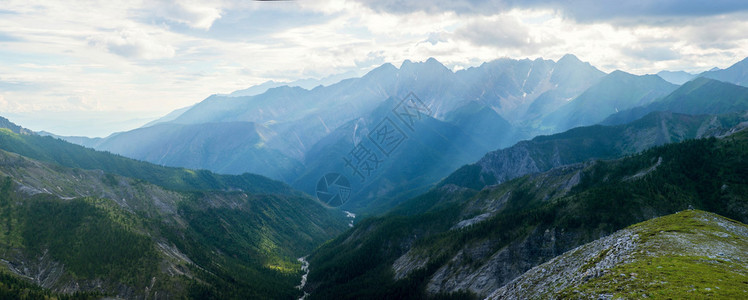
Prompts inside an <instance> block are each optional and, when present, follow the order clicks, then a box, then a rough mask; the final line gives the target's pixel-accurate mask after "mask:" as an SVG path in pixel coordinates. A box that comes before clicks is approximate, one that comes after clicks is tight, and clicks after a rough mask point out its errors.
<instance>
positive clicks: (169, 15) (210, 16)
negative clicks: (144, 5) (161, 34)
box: [150, 0, 222, 30]
mask: <svg viewBox="0 0 748 300" xmlns="http://www.w3.org/2000/svg"><path fill="white" fill-rule="evenodd" d="M152 5H153V6H152V7H150V9H153V10H155V12H156V14H157V15H158V16H160V17H163V18H166V19H168V20H171V21H174V22H178V23H182V24H185V25H187V26H190V27H192V28H198V29H205V30H207V29H210V27H211V26H213V22H215V21H216V20H218V19H220V18H221V14H222V8H221V6H220V1H194V0H192V1H191V0H180V1H176V0H171V1H170V0H160V1H154V2H153V4H152Z"/></svg>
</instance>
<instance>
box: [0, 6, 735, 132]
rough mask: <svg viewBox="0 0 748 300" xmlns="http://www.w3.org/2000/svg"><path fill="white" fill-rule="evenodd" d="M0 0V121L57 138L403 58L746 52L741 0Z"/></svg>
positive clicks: (607, 65)
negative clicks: (267, 85)
mask: <svg viewBox="0 0 748 300" xmlns="http://www.w3.org/2000/svg"><path fill="white" fill-rule="evenodd" d="M0 1H1V3H2V5H0V115H2V116H5V117H9V118H10V119H11V120H12V121H15V122H16V123H19V124H20V125H22V126H24V127H28V128H31V129H34V130H47V131H51V132H54V133H57V134H63V135H87V136H102V135H107V134H109V133H111V132H114V131H121V130H127V129H131V128H133V127H137V126H139V125H142V124H143V123H145V122H147V121H148V120H152V119H153V118H156V117H158V116H160V115H163V114H166V113H168V112H169V111H171V110H174V109H177V108H180V107H184V106H188V105H191V104H194V103H196V102H198V101H200V100H202V99H204V98H205V97H207V96H209V95H210V94H214V93H228V92H231V91H234V90H238V89H243V88H247V87H249V86H252V85H255V84H259V83H262V82H265V81H267V80H275V81H291V80H296V79H303V78H324V77H327V76H331V75H334V74H340V73H349V74H363V73H365V72H366V71H368V70H370V69H372V68H374V67H376V66H378V65H381V64H382V63H385V62H390V63H393V64H395V65H396V66H399V65H400V64H401V63H402V61H403V60H405V59H410V60H413V61H422V60H425V59H427V58H429V57H434V58H436V59H437V60H439V61H440V62H442V63H443V64H445V65H446V66H447V67H449V68H452V69H453V70H459V69H462V68H467V67H470V66H476V65H479V64H480V63H482V62H484V61H490V60H494V59H497V58H501V57H510V58H537V57H543V58H547V59H553V60H557V59H558V58H560V57H561V56H562V55H563V54H565V53H573V54H575V55H577V56H578V57H579V58H580V59H582V60H584V61H589V62H590V63H592V64H593V65H595V66H596V67H598V68H600V69H601V70H603V71H606V72H610V71H613V70H615V69H621V70H624V71H627V72H631V73H635V74H646V73H656V72H657V71H660V70H685V71H689V72H700V71H704V70H707V69H711V68H712V67H720V68H725V67H728V66H730V65H731V64H733V63H735V62H737V61H739V60H741V59H743V58H745V57H746V56H748V1H744V0H709V1H691V0H680V1H676V0H657V1H654V0H653V1H642V0H631V1H621V0H615V1H612V0H557V1H539V0H530V1H519V0H436V1H407V0H330V1H316V0H308V1H305V0H298V1H247V0H225V1H221V0H219V1H210V2H208V1H204V2H203V1H159V0H147V1H137V0H135V1H132V0H128V1H118V0H106V1H34V0H18V1H16V0H0Z"/></svg>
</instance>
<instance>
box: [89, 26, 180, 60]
mask: <svg viewBox="0 0 748 300" xmlns="http://www.w3.org/2000/svg"><path fill="white" fill-rule="evenodd" d="M88 40H89V44H91V45H92V46H97V47H103V48H105V49H106V50H107V51H109V52H111V53H114V54H117V55H119V56H122V57H127V58H142V59H160V58H171V57H174V53H175V50H174V48H173V47H172V46H171V45H168V44H165V43H164V42H163V41H162V40H159V39H158V38H157V37H155V36H154V35H153V34H149V33H146V32H144V31H142V30H138V29H134V28H123V29H119V30H116V31H113V32H110V33H104V34H99V35H97V36H92V37H89V39H88Z"/></svg>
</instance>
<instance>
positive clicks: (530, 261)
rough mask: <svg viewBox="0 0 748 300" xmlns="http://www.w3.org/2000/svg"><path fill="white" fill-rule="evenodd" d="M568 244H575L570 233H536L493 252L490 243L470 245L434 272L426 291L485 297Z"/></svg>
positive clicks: (561, 251)
mask: <svg viewBox="0 0 748 300" xmlns="http://www.w3.org/2000/svg"><path fill="white" fill-rule="evenodd" d="M570 240H576V235H575V234H574V233H568V232H562V231H560V230H555V229H550V230H545V231H540V232H539V231H537V230H536V231H535V232H533V233H531V234H530V235H529V236H528V237H527V238H526V239H524V240H522V241H519V242H515V243H512V244H510V245H508V246H506V247H503V248H501V249H500V250H498V251H495V252H494V251H493V249H494V247H492V246H491V244H492V242H484V243H480V244H477V245H473V246H471V247H469V248H466V249H463V250H462V251H460V252H459V253H458V254H457V255H455V256H454V257H453V258H452V259H451V260H450V262H449V263H446V264H444V265H443V266H442V267H441V268H440V269H439V270H438V271H436V273H435V274H434V275H433V276H432V278H431V280H430V281H429V283H428V286H427V287H426V289H427V291H428V292H429V293H431V294H437V293H451V292H456V291H461V290H464V291H470V292H472V293H475V294H477V295H481V296H484V297H485V296H487V295H489V294H490V293H491V292H492V291H494V290H496V289H497V288H499V287H501V286H503V285H505V284H506V283H508V282H509V281H510V280H512V279H513V278H516V277H517V276H520V275H522V274H523V273H524V272H525V271H527V270H529V269H530V268H532V267H533V266H536V265H538V264H540V263H542V262H543V261H547V260H549V259H551V258H553V257H556V256H558V255H560V254H561V253H563V252H564V251H566V250H568V249H567V247H569V246H568V244H570V243H569V242H568V241H570ZM476 262H478V263H477V264H476Z"/></svg>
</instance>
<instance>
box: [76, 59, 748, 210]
mask: <svg viewBox="0 0 748 300" xmlns="http://www.w3.org/2000/svg"><path fill="white" fill-rule="evenodd" d="M747 69H748V66H747V65H746V62H745V60H744V61H741V62H738V63H736V64H735V65H733V66H731V67H730V68H727V69H724V70H721V69H718V70H713V71H709V72H705V73H702V74H699V75H694V76H693V78H688V79H693V80H692V81H689V82H686V83H683V85H681V86H679V85H676V84H674V83H671V82H668V81H667V80H665V79H663V78H662V77H661V76H657V75H642V76H639V75H633V74H629V73H626V72H623V71H614V72H611V73H609V74H606V73H604V72H602V71H600V70H598V69H596V68H595V67H594V66H592V65H590V64H589V63H585V62H582V61H581V60H579V59H578V58H577V57H575V56H573V55H566V56H564V57H562V58H561V59H559V60H558V61H555V62H554V61H551V60H543V59H535V60H528V59H524V60H513V59H498V60H495V61H492V62H487V63H484V64H482V65H480V66H478V67H473V68H468V69H465V70H460V71H457V72H453V71H451V70H449V69H447V68H446V67H444V65H442V64H441V63H439V62H438V61H436V60H435V59H433V58H432V59H428V60H426V61H425V62H419V63H414V62H411V61H405V62H403V64H402V65H401V66H400V67H399V68H398V67H395V66H393V65H391V64H384V65H382V66H380V67H378V68H376V69H374V70H372V71H370V72H369V73H367V74H366V75H364V76H362V77H358V78H349V79H345V80H342V81H340V82H338V83H334V84H328V85H326V86H325V85H317V86H316V87H314V88H312V89H305V88H302V87H298V86H296V87H290V86H277V87H275V85H272V86H273V87H271V85H262V86H258V88H256V89H253V90H252V91H254V92H249V91H246V92H239V93H234V94H229V95H213V96H210V97H208V98H207V99H205V100H204V101H202V102H200V103H198V104H196V105H193V106H191V107H187V108H185V109H181V110H178V111H175V112H174V113H172V114H170V115H169V116H167V117H165V118H162V119H160V120H157V121H155V122H153V123H152V124H150V125H148V126H145V127H143V128H139V129H135V130H132V131H128V132H122V133H116V134H113V135H112V136H109V137H107V138H104V139H86V138H75V137H62V138H64V139H66V140H68V141H70V142H73V143H78V144H81V145H84V146H87V147H91V148H94V149H97V150H102V151H109V152H112V153H117V154H120V155H123V156H126V157H130V158H134V159H138V160H144V161H148V162H152V163H155V164H159V165H165V166H174V167H187V168H193V169H206V170H210V171H213V172H218V173H224V174H242V173H245V172H249V173H255V174H260V175H264V176H268V177H270V178H273V179H276V180H281V181H284V182H286V183H288V184H291V185H292V186H293V187H294V188H297V189H300V190H301V191H304V192H306V193H309V194H314V193H315V188H316V184H317V181H318V180H319V179H320V178H322V177H323V176H324V175H325V174H328V173H339V174H343V175H344V176H346V177H347V179H348V181H350V182H352V184H353V185H354V186H353V187H352V190H351V191H352V195H351V196H350V199H352V201H350V202H348V203H346V204H343V208H344V209H347V210H350V211H353V212H356V213H363V214H377V213H381V212H384V211H386V210H387V209H389V208H391V207H393V206H394V205H396V204H397V203H400V202H402V201H404V200H405V199H407V198H409V197H412V196H415V195H418V194H420V193H422V192H425V191H427V190H428V189H429V188H431V187H433V184H434V183H435V182H437V181H439V180H440V179H441V178H444V177H445V176H447V175H449V173H450V172H451V171H453V170H454V169H456V168H457V167H459V166H461V165H464V164H468V163H471V162H474V161H475V160H476V159H478V158H480V156H482V155H483V154H484V153H486V152H489V151H493V150H496V149H500V148H505V147H508V146H511V145H513V144H514V143H516V142H518V141H520V140H524V139H529V138H532V137H534V136H538V135H545V134H553V133H558V132H562V131H565V130H568V129H571V128H574V127H578V126H586V125H592V124H597V123H603V124H624V123H628V122H631V121H634V120H636V119H638V118H641V117H643V116H644V115H646V114H647V113H649V112H653V111H673V112H679V113H713V114H719V113H725V112H729V111H740V110H741V109H748V104H746V103H745V102H743V101H736V102H734V103H732V102H731V103H732V104H731V105H733V106H732V107H727V106H726V104H727V103H714V104H713V105H712V106H711V107H709V106H705V105H707V104H706V103H705V102H703V101H704V99H721V100H720V101H723V102H730V101H731V98H730V97H743V96H742V94H743V88H742V87H740V86H738V85H740V84H745V79H744V78H745V70H747ZM661 75H662V76H665V77H667V78H668V79H670V80H674V79H673V77H672V76H670V75H672V73H668V72H664V73H662V74H661ZM675 75H679V76H681V78H685V77H684V76H685V75H684V74H683V73H677V74H675ZM707 78H717V79H719V80H725V81H717V80H709V79H707ZM674 81H675V82H679V81H678V80H674ZM325 83H329V82H325ZM263 91H264V92H263ZM411 92H412V93H413V95H415V96H416V97H417V98H418V99H419V100H420V101H422V103H423V105H424V107H425V108H427V114H426V115H425V116H424V117H425V118H427V119H428V121H427V122H421V123H419V124H421V125H422V128H419V130H420V131H419V132H412V133H415V135H411V136H409V137H411V138H410V139H408V140H407V141H406V142H405V143H404V145H403V146H402V147H401V148H400V149H398V152H396V153H394V156H392V157H388V159H387V160H386V161H382V162H381V163H382V165H381V166H378V167H377V170H376V171H375V172H374V174H372V175H371V176H367V179H366V180H365V181H363V182H362V181H361V180H360V179H361V178H360V176H359V174H356V173H355V172H354V171H353V170H352V169H351V168H349V167H346V166H345V162H344V161H343V158H344V157H345V156H346V155H347V154H348V153H349V152H350V151H351V149H353V148H354V147H355V146H357V145H358V143H360V141H361V140H362V137H364V135H366V134H367V133H368V132H370V131H371V129H372V127H374V126H376V125H377V124H379V122H380V121H381V120H382V119H383V118H385V117H386V116H387V111H388V110H392V109H395V107H396V105H397V104H398V103H399V102H398V101H401V100H402V99H404V98H405V97H406V96H407V95H409V94H410V93H411ZM688 99H691V100H688ZM680 101H692V102H698V103H689V104H688V105H680V103H681V102H680ZM700 101H701V102H700ZM422 135H423V136H422ZM434 149H444V151H441V150H437V151H434ZM417 153H422V154H424V155H423V156H421V157H418V158H417V159H416V158H415V157H411V156H413V155H417ZM380 155H383V154H381V153H380ZM405 161H416V162H417V163H416V164H413V165H412V166H413V167H412V169H411V170H408V169H407V168H403V166H406V165H407V166H411V164H404V163H403V162H405ZM414 170H417V171H418V174H416V173H414V172H413V171H414Z"/></svg>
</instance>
